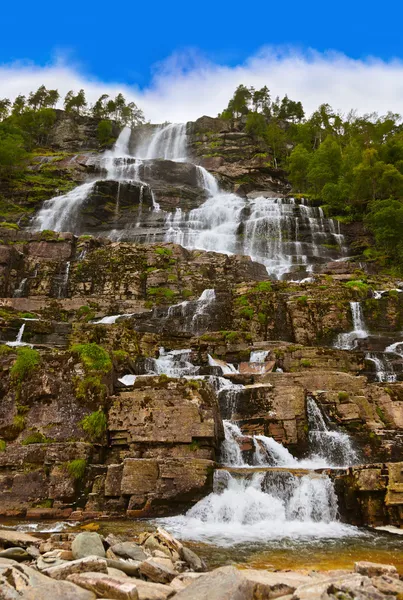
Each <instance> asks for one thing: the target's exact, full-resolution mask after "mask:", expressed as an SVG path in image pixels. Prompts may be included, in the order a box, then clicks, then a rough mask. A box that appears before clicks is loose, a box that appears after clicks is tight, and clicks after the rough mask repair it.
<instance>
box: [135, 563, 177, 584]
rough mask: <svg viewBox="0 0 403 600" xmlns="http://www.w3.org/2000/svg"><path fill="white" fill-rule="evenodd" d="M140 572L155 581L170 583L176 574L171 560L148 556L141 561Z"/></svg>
mask: <svg viewBox="0 0 403 600" xmlns="http://www.w3.org/2000/svg"><path fill="white" fill-rule="evenodd" d="M168 560H169V559H168ZM161 561H164V562H163V563H162V562H161ZM170 565H172V566H170ZM140 573H141V575H143V576H144V577H146V578H147V579H150V580H151V581H154V582H155V583H170V582H171V581H172V579H174V578H175V577H176V576H177V574H178V573H177V572H176V571H175V569H174V568H173V564H172V561H170V560H169V562H167V561H166V559H161V558H148V559H147V560H145V561H143V562H142V563H141V565H140Z"/></svg>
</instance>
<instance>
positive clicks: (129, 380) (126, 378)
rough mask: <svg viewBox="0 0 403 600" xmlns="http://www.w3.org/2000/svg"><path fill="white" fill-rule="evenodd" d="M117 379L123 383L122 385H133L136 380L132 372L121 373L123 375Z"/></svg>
mask: <svg viewBox="0 0 403 600" xmlns="http://www.w3.org/2000/svg"><path fill="white" fill-rule="evenodd" d="M118 381H120V383H123V385H126V386H127V385H133V384H134V382H135V381H136V375H132V374H128V375H123V377H120V378H119V379H118Z"/></svg>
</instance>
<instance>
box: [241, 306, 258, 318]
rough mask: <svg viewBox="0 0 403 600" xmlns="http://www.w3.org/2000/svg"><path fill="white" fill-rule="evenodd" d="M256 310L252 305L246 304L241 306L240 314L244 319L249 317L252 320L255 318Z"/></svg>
mask: <svg viewBox="0 0 403 600" xmlns="http://www.w3.org/2000/svg"><path fill="white" fill-rule="evenodd" d="M254 312H255V311H254V310H253V308H252V307H251V306H244V307H243V308H241V310H240V312H239V315H240V316H241V317H242V318H243V319H247V320H250V319H252V318H253V315H254Z"/></svg>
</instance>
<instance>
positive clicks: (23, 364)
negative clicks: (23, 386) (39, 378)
mask: <svg viewBox="0 0 403 600" xmlns="http://www.w3.org/2000/svg"><path fill="white" fill-rule="evenodd" d="M40 360H41V357H40V354H39V352H38V351H37V350H34V348H29V347H28V346H23V347H22V348H18V350H17V359H16V361H15V363H14V364H13V366H12V367H11V371H10V375H11V379H12V380H13V382H14V383H21V382H22V381H23V380H24V379H25V378H26V377H27V376H28V375H30V374H32V372H33V371H35V369H36V368H37V367H38V365H39V363H40Z"/></svg>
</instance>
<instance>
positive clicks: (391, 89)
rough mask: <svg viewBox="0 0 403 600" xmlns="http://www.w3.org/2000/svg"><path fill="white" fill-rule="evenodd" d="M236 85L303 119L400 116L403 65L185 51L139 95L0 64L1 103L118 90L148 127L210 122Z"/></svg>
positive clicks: (79, 77) (330, 56)
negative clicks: (223, 59)
mask: <svg viewBox="0 0 403 600" xmlns="http://www.w3.org/2000/svg"><path fill="white" fill-rule="evenodd" d="M240 83H243V84H245V85H248V86H254V87H257V88H258V87H262V86H263V85H267V86H268V87H269V89H270V91H271V93H272V95H273V96H276V95H279V96H280V97H281V96H284V95H285V94H288V96H289V97H290V98H292V99H294V100H301V102H302V103H303V105H304V108H305V110H306V112H307V113H308V114H309V113H311V112H312V111H313V110H315V109H316V108H317V107H318V105H319V104H321V103H324V102H328V103H329V104H330V105H331V106H332V107H333V108H334V109H336V110H341V111H342V112H348V111H349V110H350V109H357V111H358V112H359V113H369V112H374V111H376V112H378V113H380V114H384V113H386V112H387V111H389V110H391V111H393V112H401V111H402V112H403V62H402V61H399V60H392V61H389V62H385V61H382V60H380V59H377V58H373V57H369V58H367V59H365V60H357V59H353V58H349V57H347V56H346V55H344V54H341V53H337V52H327V53H319V52H316V51H314V50H308V51H301V50H298V49H293V48H280V49H276V48H272V47H266V48H262V49H261V50H260V51H259V52H258V53H257V54H255V55H253V56H251V57H249V58H248V60H247V61H245V62H244V63H242V64H239V65H236V66H227V65H222V64H217V63H214V62H212V61H209V60H206V59H205V58H204V57H202V56H200V55H199V54H198V53H197V51H195V50H190V51H186V52H182V53H175V54H173V55H172V56H170V57H168V59H166V60H165V61H162V62H161V63H158V64H157V65H155V66H154V68H153V75H152V79H151V82H150V84H149V86H148V87H146V88H143V89H138V88H136V87H133V86H128V85H125V84H123V83H118V82H116V83H110V82H108V83H106V82H102V81H101V80H99V79H96V78H95V77H91V76H88V75H86V74H84V73H82V72H80V69H79V68H78V67H77V66H74V65H69V64H68V63H67V62H65V61H60V60H56V61H55V62H54V63H53V64H50V65H47V66H38V65H35V64H32V63H24V62H20V63H13V64H11V65H0V97H8V98H14V97H15V96H17V95H18V94H21V93H22V94H25V95H26V94H28V93H29V92H30V91H32V90H35V89H36V88H38V87H39V85H41V84H45V85H46V87H48V88H57V89H58V90H59V92H60V93H61V94H62V96H64V95H65V94H66V93H67V92H68V91H69V90H70V89H74V90H76V91H78V90H79V89H80V88H84V89H85V91H86V94H87V100H88V101H89V102H90V103H93V102H94V101H95V100H96V99H97V98H98V97H99V96H100V95H101V94H102V93H108V94H110V95H112V96H113V95H116V93H118V92H120V91H121V92H122V93H123V94H124V95H125V96H126V97H127V98H128V99H130V100H134V101H135V102H136V103H137V104H138V105H139V106H140V107H141V108H142V109H143V111H144V113H145V116H146V118H147V119H149V120H150V121H152V122H155V123H158V122H163V121H173V122H180V121H189V120H194V119H196V118H198V117H200V116H201V115H205V114H207V115H210V116H216V115H217V113H218V112H219V111H221V110H222V109H223V108H224V107H225V106H226V104H227V103H228V100H229V98H230V97H231V95H232V93H233V91H234V89H235V88H236V87H237V85H239V84H240Z"/></svg>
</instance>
